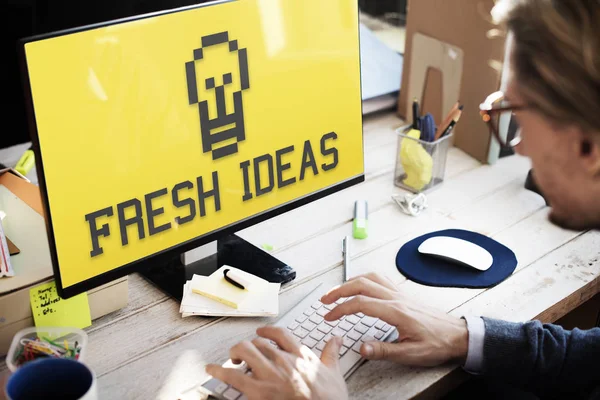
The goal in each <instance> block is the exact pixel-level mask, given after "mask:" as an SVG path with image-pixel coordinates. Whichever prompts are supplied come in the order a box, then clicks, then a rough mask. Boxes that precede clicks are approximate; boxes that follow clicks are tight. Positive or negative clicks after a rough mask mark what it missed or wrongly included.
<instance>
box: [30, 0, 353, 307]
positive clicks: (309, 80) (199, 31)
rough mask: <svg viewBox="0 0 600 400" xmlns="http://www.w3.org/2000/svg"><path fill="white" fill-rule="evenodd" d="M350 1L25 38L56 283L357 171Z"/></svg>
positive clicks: (343, 181) (257, 216) (195, 12)
mask: <svg viewBox="0 0 600 400" xmlns="http://www.w3.org/2000/svg"><path fill="white" fill-rule="evenodd" d="M359 57H360V50H359V27H358V7H357V2H356V0H354V1H348V0H327V1H323V0H303V1H297V0H270V1H262V0H237V1H236V0H234V1H220V2H214V3H206V4H202V5H197V6H193V7H186V8H181V9H175V10H169V11H166V12H161V13H154V14H148V15H142V16H139V17H135V18H128V19H125V20H118V21H111V22H108V23H105V24H100V25H94V26H88V27H83V28H80V29H74V30H68V31H62V32H57V33H54V34H50V35H46V36H43V37H34V38H28V39H25V40H24V41H23V60H24V67H25V68H24V76H25V78H26V82H27V85H28V88H27V90H28V93H27V95H28V96H29V97H30V99H29V100H30V113H31V114H30V115H31V120H32V122H33V124H32V126H33V127H34V132H32V136H33V142H34V148H35V149H36V154H37V157H36V158H37V162H38V164H37V168H38V171H39V175H40V187H41V190H42V197H43V200H44V203H45V207H46V219H47V222H48V236H49V240H50V249H51V253H52V254H51V255H52V260H53V265H54V269H55V278H56V281H57V286H58V289H59V292H60V293H61V295H62V296H64V297H70V296H71V295H73V294H76V293H79V292H81V291H83V290H87V289H89V288H90V287H91V286H92V284H93V285H97V284H100V283H103V282H108V281H109V280H112V279H115V278H117V277H119V276H122V275H124V274H126V273H128V272H131V271H132V270H133V267H135V266H136V265H137V264H138V263H139V262H140V261H142V260H147V259H148V258H149V257H152V256H156V255H159V254H165V253H166V252H179V253H181V252H183V251H184V250H189V249H191V248H193V247H196V246H199V245H201V244H204V243H207V242H209V241H212V240H215V239H217V238H218V237H219V235H222V234H224V232H229V231H231V232H233V231H235V230H239V229H241V228H243V227H245V226H248V225H250V224H253V223H256V222H259V221H261V220H263V219H265V218H268V217H271V216H273V215H276V214H279V213H281V212H284V211H287V210H289V209H291V208H294V207H297V206H299V205H301V204H304V203H306V202H308V201H311V200H314V199H316V198H319V197H322V196H324V195H326V194H328V193H331V192H332V191H335V190H339V189H341V188H344V187H347V186H349V185H351V184H354V183H357V182H360V181H362V180H363V172H364V164H363V147H362V144H363V142H362V113H361V93H360V90H361V86H360V60H359Z"/></svg>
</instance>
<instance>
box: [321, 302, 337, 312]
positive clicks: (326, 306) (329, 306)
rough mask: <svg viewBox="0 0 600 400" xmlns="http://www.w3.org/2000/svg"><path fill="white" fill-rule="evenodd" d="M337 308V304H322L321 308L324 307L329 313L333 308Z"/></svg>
mask: <svg viewBox="0 0 600 400" xmlns="http://www.w3.org/2000/svg"><path fill="white" fill-rule="evenodd" d="M336 306H337V304H335V303H331V304H323V307H325V308H326V309H328V310H329V311H331V310H333V309H334V308H335V307H336Z"/></svg>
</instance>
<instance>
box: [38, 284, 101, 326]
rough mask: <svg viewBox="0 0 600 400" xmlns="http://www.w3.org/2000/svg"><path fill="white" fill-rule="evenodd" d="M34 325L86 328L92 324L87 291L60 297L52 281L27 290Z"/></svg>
mask: <svg viewBox="0 0 600 400" xmlns="http://www.w3.org/2000/svg"><path fill="white" fill-rule="evenodd" d="M29 299H30V300H31V312H32V313H33V320H34V322H35V326H73V327H75V328H80V329H83V328H86V327H88V326H90V325H91V324H92V318H91V316H90V306H89V304H88V296H87V293H81V294H78V295H77V296H74V297H71V298H68V299H62V298H61V297H60V296H59V295H58V293H57V292H56V282H54V281H52V282H49V283H45V284H43V285H40V286H36V287H34V288H32V289H30V290H29Z"/></svg>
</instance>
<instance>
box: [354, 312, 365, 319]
mask: <svg viewBox="0 0 600 400" xmlns="http://www.w3.org/2000/svg"><path fill="white" fill-rule="evenodd" d="M356 316H357V317H358V318H362V317H364V316H365V314H363V313H361V312H359V313H356Z"/></svg>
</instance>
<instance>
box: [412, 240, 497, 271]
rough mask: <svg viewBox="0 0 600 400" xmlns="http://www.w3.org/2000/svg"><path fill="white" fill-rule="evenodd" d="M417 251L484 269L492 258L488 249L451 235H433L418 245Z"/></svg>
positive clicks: (491, 261) (488, 266)
mask: <svg viewBox="0 0 600 400" xmlns="http://www.w3.org/2000/svg"><path fill="white" fill-rule="evenodd" d="M419 253H421V254H427V255H430V256H433V257H439V258H442V259H444V260H447V261H450V262H454V263H456V264H460V265H465V266H468V267H471V268H475V269H477V270H479V271H486V270H487V269H488V268H490V267H491V266H492V263H493V262H494V258H493V257H492V255H491V254H490V252H489V251H487V250H486V249H484V248H483V247H480V246H478V245H476V244H474V243H471V242H469V241H466V240H463V239H458V238H455V237H451V236H434V237H431V238H429V239H426V240H425V241H424V242H423V243H421V245H420V246H419Z"/></svg>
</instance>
